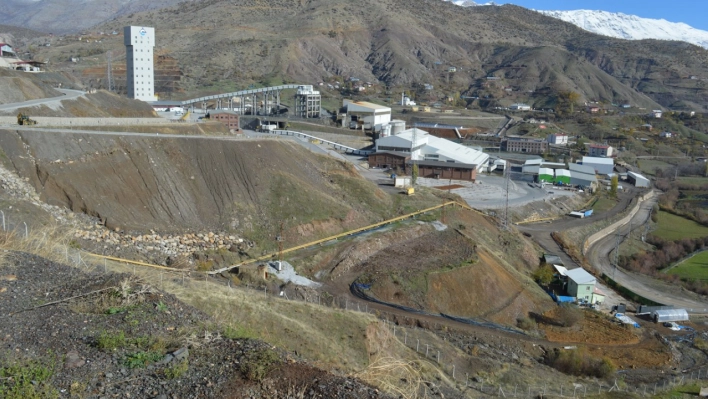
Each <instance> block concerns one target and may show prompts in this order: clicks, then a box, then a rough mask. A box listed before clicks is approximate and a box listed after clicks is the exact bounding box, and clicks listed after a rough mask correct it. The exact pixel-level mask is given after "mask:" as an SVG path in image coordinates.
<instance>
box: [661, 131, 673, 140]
mask: <svg viewBox="0 0 708 399" xmlns="http://www.w3.org/2000/svg"><path fill="white" fill-rule="evenodd" d="M671 136H673V133H671V132H661V133H659V137H661V138H662V139H670V138H671Z"/></svg>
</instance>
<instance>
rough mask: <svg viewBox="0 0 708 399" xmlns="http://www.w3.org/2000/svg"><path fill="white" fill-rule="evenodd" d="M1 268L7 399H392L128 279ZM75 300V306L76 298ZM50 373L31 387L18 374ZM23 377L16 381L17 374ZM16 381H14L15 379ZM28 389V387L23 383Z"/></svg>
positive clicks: (0, 346) (27, 258)
mask: <svg viewBox="0 0 708 399" xmlns="http://www.w3.org/2000/svg"><path fill="white" fill-rule="evenodd" d="M5 263H6V264H4V265H2V266H0V375H1V376H3V377H4V376H7V375H11V376H12V375H15V377H14V378H0V397H3V396H4V395H8V396H7V397H17V398H22V397H27V393H26V391H25V394H19V395H17V396H9V395H10V394H9V393H8V392H10V390H11V389H13V388H17V387H23V388H25V389H31V390H37V391H42V390H44V391H45V392H52V393H55V394H56V395H57V396H58V397H60V398H68V397H82V398H115V397H123V398H159V399H167V398H243V397H249V398H286V397H296V396H291V395H293V394H295V393H298V392H303V393H304V394H305V395H306V397H309V398H325V397H326V398H384V397H387V396H386V395H384V394H382V393H380V392H378V391H377V390H376V389H374V388H372V387H370V386H367V385H365V384H363V383H361V382H360V381H358V380H356V379H352V378H347V377H341V376H337V375H333V374H330V373H327V372H326V371H322V370H318V369H315V368H313V367H311V366H308V365H307V364H305V363H302V362H300V361H298V360H296V359H293V358H292V356H291V355H289V354H287V353H282V352H281V351H279V350H277V349H275V348H272V347H270V346H269V345H268V344H265V343H263V342H261V341H257V340H248V339H237V336H236V335H237V334H236V333H232V334H231V335H230V334H228V331H226V332H225V333H224V332H222V329H221V328H220V327H219V326H218V325H217V324H216V323H215V322H214V321H213V320H210V319H209V318H208V317H207V316H206V315H205V314H203V313H201V312H200V311H198V310H196V309H194V308H192V307H190V306H187V305H185V304H183V303H181V302H179V301H177V300H176V299H175V298H174V297H173V296H172V295H169V294H165V293H162V292H160V291H158V290H156V289H153V288H152V287H149V286H147V285H144V284H143V283H142V282H141V281H139V280H137V279H136V278H134V277H132V276H129V275H123V274H104V273H84V272H82V271H79V270H78V269H75V268H72V267H68V266H65V265H61V264H57V263H54V262H51V261H48V260H46V259H43V258H39V257H35V256H32V255H27V254H22V253H10V254H8V261H7V262H5ZM70 298H71V299H70ZM39 369H46V370H49V373H48V374H49V375H48V377H47V376H45V377H43V378H37V377H33V378H32V381H33V382H29V380H27V379H23V378H22V377H21V376H20V374H19V373H17V370H25V371H27V370H39ZM13 370H14V374H13ZM8 373H9V374H8ZM23 383H24V385H23Z"/></svg>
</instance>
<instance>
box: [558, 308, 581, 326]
mask: <svg viewBox="0 0 708 399" xmlns="http://www.w3.org/2000/svg"><path fill="white" fill-rule="evenodd" d="M584 318H585V313H583V311H582V310H581V309H579V308H577V307H575V306H573V305H567V304H564V305H561V306H560V307H559V309H558V322H559V323H560V324H561V325H562V326H563V327H572V326H574V325H576V324H577V323H578V322H580V321H582V320H583V319H584Z"/></svg>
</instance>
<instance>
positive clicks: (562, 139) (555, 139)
mask: <svg viewBox="0 0 708 399" xmlns="http://www.w3.org/2000/svg"><path fill="white" fill-rule="evenodd" d="M547 139H548V143H549V144H555V145H568V135H567V134H563V133H556V134H549V135H548V137H547Z"/></svg>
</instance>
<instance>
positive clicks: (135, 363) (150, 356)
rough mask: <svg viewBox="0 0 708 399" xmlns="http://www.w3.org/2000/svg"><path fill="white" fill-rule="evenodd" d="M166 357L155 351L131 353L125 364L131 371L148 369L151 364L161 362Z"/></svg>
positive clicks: (124, 360) (124, 361)
mask: <svg viewBox="0 0 708 399" xmlns="http://www.w3.org/2000/svg"><path fill="white" fill-rule="evenodd" d="M163 356H164V355H163V354H162V353H160V352H155V351H140V352H134V353H129V354H128V355H126V356H125V358H124V359H123V364H125V365H126V367H129V368H131V369H137V368H143V367H147V366H148V365H149V364H152V363H155V362H159V361H160V360H162V357H163Z"/></svg>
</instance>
